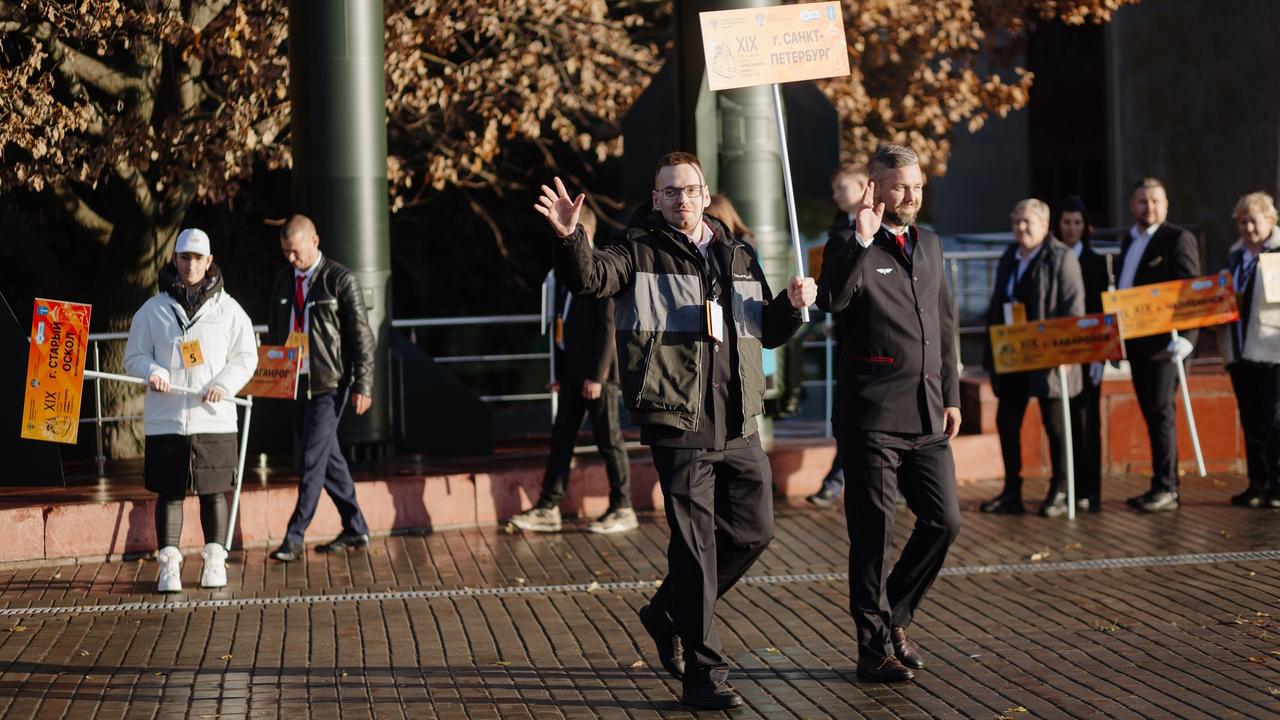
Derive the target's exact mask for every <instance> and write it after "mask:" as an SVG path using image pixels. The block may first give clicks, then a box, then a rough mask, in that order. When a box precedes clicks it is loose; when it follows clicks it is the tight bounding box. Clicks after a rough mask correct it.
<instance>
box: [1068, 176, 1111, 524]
mask: <svg viewBox="0 0 1280 720" xmlns="http://www.w3.org/2000/svg"><path fill="white" fill-rule="evenodd" d="M1092 232H1093V227H1092V226H1091V225H1090V224H1089V211H1088V209H1086V208H1085V204H1084V201H1083V200H1081V199H1080V197H1079V196H1078V195H1069V196H1068V197H1067V199H1066V200H1063V201H1062V207H1061V208H1059V210H1058V238H1059V239H1060V240H1062V242H1063V244H1064V245H1066V246H1067V247H1069V248H1071V252H1072V254H1074V255H1075V256H1076V259H1077V260H1079V261H1080V274H1081V276H1082V277H1083V278H1084V311H1085V314H1087V315H1092V314H1094V313H1100V312H1102V294H1103V293H1104V292H1106V291H1107V290H1109V289H1111V288H1113V287H1114V286H1115V282H1116V281H1115V273H1114V272H1113V271H1112V268H1111V258H1112V256H1110V255H1103V254H1102V253H1100V252H1098V251H1097V250H1094V249H1093V242H1092V237H1091V235H1092ZM1081 370H1082V371H1083V373H1084V382H1083V387H1081V389H1080V395H1079V396H1078V397H1076V398H1075V399H1074V400H1072V401H1071V439H1072V449H1073V450H1074V451H1075V452H1074V456H1075V471H1076V510H1078V511H1080V512H1094V513H1096V512H1100V511H1101V510H1102V370H1103V363H1090V364H1088V365H1084V366H1081Z"/></svg>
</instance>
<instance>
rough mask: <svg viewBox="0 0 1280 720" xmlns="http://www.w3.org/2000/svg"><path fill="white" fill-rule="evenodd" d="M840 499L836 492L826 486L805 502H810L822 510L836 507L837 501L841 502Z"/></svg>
mask: <svg viewBox="0 0 1280 720" xmlns="http://www.w3.org/2000/svg"><path fill="white" fill-rule="evenodd" d="M839 499H840V496H839V495H836V492H835V491H834V490H832V489H831V488H829V487H827V486H825V485H824V486H822V489H821V490H819V491H818V492H816V493H814V494H812V495H810V496H809V497H807V498H805V500H808V501H809V502H811V503H813V504H814V505H817V506H818V507H821V508H829V507H831V506H833V505H835V504H836V500H839Z"/></svg>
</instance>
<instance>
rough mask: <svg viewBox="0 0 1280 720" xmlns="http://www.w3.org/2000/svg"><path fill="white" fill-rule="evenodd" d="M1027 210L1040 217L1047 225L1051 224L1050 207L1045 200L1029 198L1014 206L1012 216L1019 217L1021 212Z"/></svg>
mask: <svg viewBox="0 0 1280 720" xmlns="http://www.w3.org/2000/svg"><path fill="white" fill-rule="evenodd" d="M1023 210H1025V211H1026V212H1028V213H1031V214H1033V215H1038V216H1039V217H1040V219H1041V220H1043V221H1044V224H1045V225H1048V224H1049V206H1048V205H1047V204H1045V202H1044V201H1043V200H1037V199H1036V198H1027V199H1025V200H1019V201H1018V204H1017V205H1014V206H1013V212H1012V213H1010V214H1011V215H1017V214H1018V212H1019V211H1023Z"/></svg>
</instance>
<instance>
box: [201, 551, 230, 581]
mask: <svg viewBox="0 0 1280 720" xmlns="http://www.w3.org/2000/svg"><path fill="white" fill-rule="evenodd" d="M200 556H201V557H203V558H204V570H202V571H201V572H200V587H206V588H220V587H226V585H227V549H226V548H224V547H222V546H221V545H219V544H218V543H208V544H207V545H205V546H204V549H203V550H201V551H200Z"/></svg>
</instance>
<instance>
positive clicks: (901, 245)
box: [893, 233, 907, 255]
mask: <svg viewBox="0 0 1280 720" xmlns="http://www.w3.org/2000/svg"><path fill="white" fill-rule="evenodd" d="M893 239H894V240H896V241H898V249H899V250H901V251H902V254H903V255H906V254H907V234H906V233H898V234H897V235H895V236H894V238H893Z"/></svg>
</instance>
